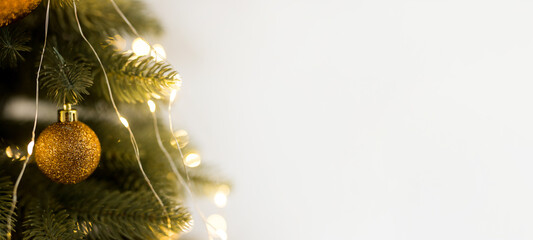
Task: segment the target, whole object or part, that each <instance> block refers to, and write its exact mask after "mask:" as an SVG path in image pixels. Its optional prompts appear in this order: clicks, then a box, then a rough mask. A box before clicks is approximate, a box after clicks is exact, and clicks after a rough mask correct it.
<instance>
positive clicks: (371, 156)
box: [150, 0, 533, 240]
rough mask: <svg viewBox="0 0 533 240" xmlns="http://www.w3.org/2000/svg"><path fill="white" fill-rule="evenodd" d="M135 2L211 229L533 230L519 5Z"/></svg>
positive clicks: (531, 24) (530, 126) (529, 34)
mask: <svg viewBox="0 0 533 240" xmlns="http://www.w3.org/2000/svg"><path fill="white" fill-rule="evenodd" d="M150 5H151V6H152V9H153V10H154V11H155V13H156V14H157V15H158V17H159V18H160V19H161V20H162V21H163V24H164V26H165V28H166V35H165V36H164V37H163V38H161V39H156V41H155V42H154V43H158V42H159V43H162V44H163V45H164V46H165V48H166V50H167V55H168V56H169V59H170V61H171V62H172V63H173V64H174V65H175V66H177V67H178V69H179V70H180V72H181V74H182V76H183V79H184V83H183V88H182V91H181V92H180V96H179V103H178V104H177V105H176V107H177V108H178V109H177V112H176V114H177V115H179V116H178V117H177V120H176V124H177V125H179V126H181V127H183V128H185V129H186V130H188V131H189V133H190V134H191V141H193V142H194V143H195V145H196V146H198V147H199V148H200V150H201V153H202V156H203V163H204V164H208V165H211V166H213V167H214V169H218V170H219V171H220V174H222V175H226V176H228V177H229V178H230V179H232V181H233V183H234V189H233V191H232V193H231V195H230V198H229V202H228V206H227V207H226V208H225V209H221V210H216V209H214V208H213V209H211V208H209V209H207V210H206V214H208V215H209V214H211V213H220V214H222V215H223V216H225V217H226V219H227V221H228V235H229V238H228V239H230V240H233V239H236V240H252V239H253V240H272V239H286V240H294V239H324V240H326V239H328V240H329V239H361V240H363V239H364V240H372V239H383V240H390V239H406V240H407V239H408V240H418V239H420V240H427V239H446V240H449V239H469V240H470V239H480V240H489V239H513V240H515V239H533V175H532V174H531V172H532V170H533V161H532V158H533V152H532V148H533V109H532V107H531V106H532V105H533V95H532V94H531V92H532V90H533V81H532V80H533V67H532V66H533V3H531V2H528V1H486V0H484V1H481V0H479V1H474V0H461V1H407V0H404V1H392V0H391V1H379V0H378V1H375V0H372V1H370V0H369V1H359V0H357V1H348V0H346V1H341V0H337V1H325V0H324V1H317V0H268V1H266V0H248V1H245V0H159V1H151V2H150ZM196 228H197V230H199V228H201V225H200V221H199V219H197V225H196ZM197 230H195V231H193V232H192V233H190V236H192V235H196V236H201V237H203V238H204V239H205V235H202V232H201V231H197Z"/></svg>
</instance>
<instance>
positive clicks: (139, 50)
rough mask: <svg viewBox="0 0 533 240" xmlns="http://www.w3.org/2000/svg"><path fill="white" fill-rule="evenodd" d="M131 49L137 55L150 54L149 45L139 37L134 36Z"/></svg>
mask: <svg viewBox="0 0 533 240" xmlns="http://www.w3.org/2000/svg"><path fill="white" fill-rule="evenodd" d="M131 50H133V53H135V55H137V56H146V55H148V54H150V45H149V44H148V43H147V42H145V41H144V40H142V39H140V38H136V39H135V40H133V42H132V43H131Z"/></svg>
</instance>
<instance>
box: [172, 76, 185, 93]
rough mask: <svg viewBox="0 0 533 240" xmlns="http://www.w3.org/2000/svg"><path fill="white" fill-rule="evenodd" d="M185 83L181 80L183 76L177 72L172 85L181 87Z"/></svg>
mask: <svg viewBox="0 0 533 240" xmlns="http://www.w3.org/2000/svg"><path fill="white" fill-rule="evenodd" d="M182 84H183V81H182V80H181V76H180V75H179V74H176V75H175V76H174V82H172V87H173V88H174V89H177V90H179V89H181V85H182Z"/></svg>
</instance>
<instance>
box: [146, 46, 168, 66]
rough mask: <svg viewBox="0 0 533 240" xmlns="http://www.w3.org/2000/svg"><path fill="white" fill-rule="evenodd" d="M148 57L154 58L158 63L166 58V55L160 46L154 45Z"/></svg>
mask: <svg viewBox="0 0 533 240" xmlns="http://www.w3.org/2000/svg"><path fill="white" fill-rule="evenodd" d="M152 47H153V50H152V53H151V54H150V56H152V57H154V58H155V60H156V61H158V62H160V61H163V60H165V59H166V58H167V53H166V52H165V49H164V48H163V46H161V44H154V45H153V46H152Z"/></svg>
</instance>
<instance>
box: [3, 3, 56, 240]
mask: <svg viewBox="0 0 533 240" xmlns="http://www.w3.org/2000/svg"><path fill="white" fill-rule="evenodd" d="M50 1H51V0H48V3H47V4H46V16H45V20H44V42H43V50H42V51H41V58H40V60H39V68H37V76H36V77H35V117H34V119H33V129H32V131H31V141H30V143H29V144H28V155H27V157H26V160H24V164H22V169H21V170H20V173H19V176H18V177H17V181H16V182H15V185H14V186H13V201H12V202H11V209H10V210H9V214H8V215H7V239H8V240H11V224H12V220H11V217H12V216H13V213H14V212H15V208H16V207H17V191H18V187H19V184H20V181H21V180H22V176H23V175H24V171H25V170H26V166H27V165H28V162H29V161H30V157H31V154H32V153H33V145H34V143H35V129H37V117H38V116H39V77H40V74H41V67H42V65H43V59H44V51H45V50H46V40H47V39H48V22H49V19H50Z"/></svg>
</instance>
